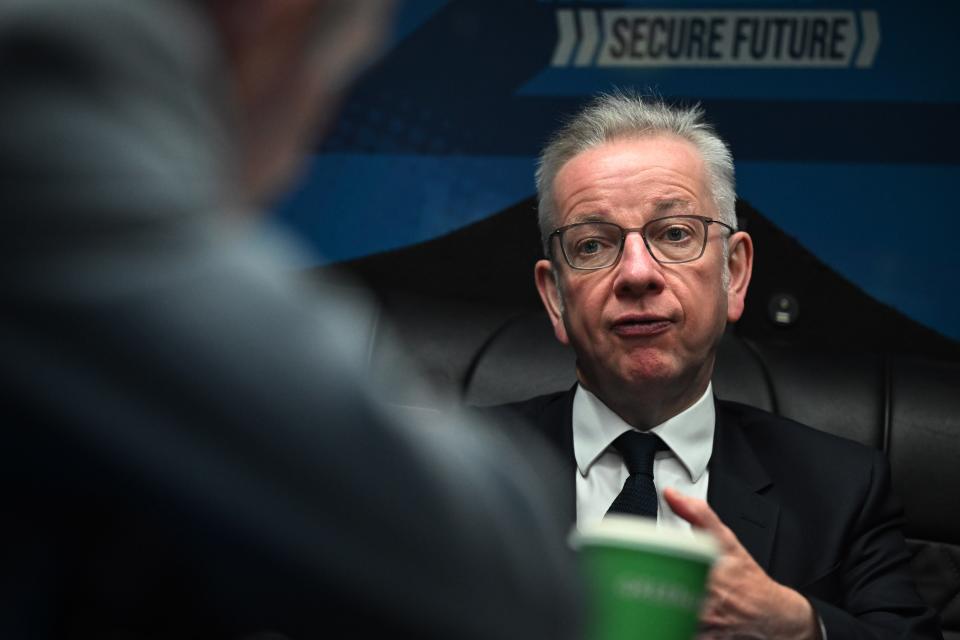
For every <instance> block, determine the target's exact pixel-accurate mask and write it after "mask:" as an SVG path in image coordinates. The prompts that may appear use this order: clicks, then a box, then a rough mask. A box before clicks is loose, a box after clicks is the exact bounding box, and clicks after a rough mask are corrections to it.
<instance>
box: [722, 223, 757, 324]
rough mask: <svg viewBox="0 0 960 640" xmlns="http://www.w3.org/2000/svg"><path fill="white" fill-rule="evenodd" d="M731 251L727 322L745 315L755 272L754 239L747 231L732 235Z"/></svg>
mask: <svg viewBox="0 0 960 640" xmlns="http://www.w3.org/2000/svg"><path fill="white" fill-rule="evenodd" d="M729 242H730V252H729V254H728V256H727V266H728V267H729V269H730V284H729V286H728V287H727V322H736V321H737V320H739V319H740V316H741V315H743V304H744V300H745V299H746V297H747V287H748V286H750V275H751V274H752V273H753V240H752V239H751V238H750V235H749V234H748V233H747V232H745V231H738V232H737V233H735V234H733V235H732V236H731V237H730V241H729Z"/></svg>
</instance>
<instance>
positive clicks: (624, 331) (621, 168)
mask: <svg viewBox="0 0 960 640" xmlns="http://www.w3.org/2000/svg"><path fill="white" fill-rule="evenodd" d="M553 187H554V197H555V205H556V207H555V210H556V212H557V214H556V216H557V219H556V220H554V222H555V224H556V226H558V227H559V226H564V225H568V224H572V223H575V222H584V221H591V220H602V221H608V222H614V223H616V224H618V225H620V226H621V227H624V228H638V227H642V226H643V225H644V224H645V223H646V222H648V221H650V220H652V219H655V218H660V217H663V216H667V215H680V214H695V215H702V216H706V217H709V218H714V219H716V218H717V212H716V209H715V207H714V204H713V201H712V199H711V198H710V195H709V190H708V184H707V177H706V171H705V165H704V162H703V160H702V158H701V157H700V154H699V153H698V151H697V150H696V148H695V147H694V146H693V145H692V144H691V143H689V142H687V141H686V140H683V139H681V138H678V137H673V136H666V135H661V136H654V137H643V138H629V139H623V140H616V141H613V142H608V143H604V144H602V145H600V146H598V147H595V148H593V149H590V150H588V151H585V152H583V153H581V154H579V155H577V156H575V157H574V158H572V159H571V160H570V161H568V162H567V163H566V164H565V165H564V166H563V167H562V168H561V170H560V171H559V173H558V174H557V176H556V179H555V181H554V185H553ZM553 242H554V246H553V251H554V256H555V261H554V265H551V263H550V262H549V261H547V260H541V261H540V262H538V263H537V267H536V276H537V286H538V289H539V290H540V295H541V297H542V298H543V300H544V304H545V305H546V307H547V310H548V312H549V313H550V315H551V318H552V320H553V324H554V331H555V333H556V336H557V339H558V340H560V341H561V342H563V343H564V344H569V345H571V346H572V347H573V349H574V350H575V351H576V354H577V361H578V363H577V367H578V377H579V378H580V381H581V383H582V384H583V385H584V386H586V387H587V388H588V389H589V390H591V391H592V392H594V393H595V394H597V395H598V396H599V397H600V398H601V399H602V400H604V402H606V403H607V404H608V405H610V406H611V408H613V409H614V410H615V411H618V412H619V413H621V415H622V416H623V417H625V418H628V419H630V417H628V416H626V415H624V413H630V414H632V417H635V419H636V420H641V421H643V420H646V419H659V418H660V417H663V419H665V418H666V417H669V415H670V414H671V412H679V411H682V410H683V409H684V408H686V406H689V405H690V404H692V403H693V402H694V401H695V400H696V399H697V398H698V397H699V396H700V395H702V393H703V391H704V390H705V389H706V385H707V383H708V381H709V379H710V376H711V374H712V369H713V360H714V351H715V349H716V345H717V343H718V341H719V339H720V336H721V335H722V333H723V330H724V327H725V325H726V322H727V321H728V320H730V321H734V320H736V319H738V318H739V317H740V314H741V312H742V309H743V298H744V296H745V294H746V286H747V282H748V281H749V271H750V262H751V258H752V250H751V246H750V240H749V237H748V236H746V234H744V233H737V234H734V235H733V236H732V237H731V238H730V240H729V243H730V247H731V249H730V261H729V264H730V266H731V280H730V286H729V287H728V288H727V289H726V290H725V288H724V286H723V282H722V273H723V246H722V245H723V243H726V242H728V240H727V232H726V231H725V230H724V229H723V228H722V227H720V226H719V225H711V226H710V228H709V234H708V240H707V246H706V249H705V251H704V253H703V255H702V256H701V257H700V258H699V259H698V260H696V261H693V262H687V263H682V264H666V265H662V264H659V263H658V262H657V261H656V260H654V259H653V256H651V255H650V253H649V252H648V251H647V248H646V246H645V245H644V242H643V238H641V236H640V234H639V233H630V234H629V235H628V236H627V238H626V240H625V244H624V248H623V254H622V255H621V257H620V261H619V262H618V263H617V264H615V265H614V266H612V267H609V268H606V269H600V270H597V271H578V270H574V269H572V268H570V266H569V265H567V263H566V262H565V261H564V259H563V257H562V255H561V254H560V251H559V246H557V244H556V243H557V241H556V239H554V240H553ZM554 266H555V269H556V270H554ZM557 279H558V280H559V282H557ZM557 284H559V292H558V291H557V286H556V285H557ZM561 296H562V299H561ZM648 396H649V398H651V399H652V398H656V399H657V402H659V403H661V404H664V403H665V404H666V405H669V406H664V407H662V411H665V412H667V414H668V415H666V416H659V413H661V411H660V410H656V411H653V415H651V416H642V415H640V414H636V412H635V411H633V410H631V409H629V408H628V405H630V404H635V403H636V402H638V401H645V402H648V404H649V399H648V400H644V399H645V398H647V397H648ZM641 413H642V412H641ZM633 414H636V415H635V416H634V415H633ZM638 426H639V425H638ZM649 426H652V425H649Z"/></svg>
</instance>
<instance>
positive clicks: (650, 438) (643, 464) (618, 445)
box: [613, 431, 667, 477]
mask: <svg viewBox="0 0 960 640" xmlns="http://www.w3.org/2000/svg"><path fill="white" fill-rule="evenodd" d="M613 447H614V448H615V449H616V450H617V451H618V452H620V455H621V456H623V461H624V462H625V463H626V465H627V471H629V472H630V475H636V474H638V473H640V474H643V475H647V476H650V477H653V458H654V456H656V455H657V451H663V450H665V449H666V448H667V445H666V444H664V442H663V440H661V439H660V437H659V436H657V435H655V434H652V433H641V432H639V431H627V432H626V433H624V434H622V435H621V436H620V437H618V438H617V439H616V440H614V441H613Z"/></svg>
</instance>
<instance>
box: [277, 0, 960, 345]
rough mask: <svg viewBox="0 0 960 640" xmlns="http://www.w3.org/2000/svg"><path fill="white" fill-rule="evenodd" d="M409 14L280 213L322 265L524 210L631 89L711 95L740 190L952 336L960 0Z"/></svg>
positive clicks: (958, 330) (537, 7)
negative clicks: (539, 162) (536, 182)
mask: <svg viewBox="0 0 960 640" xmlns="http://www.w3.org/2000/svg"><path fill="white" fill-rule="evenodd" d="M664 7H669V8H668V9H666V8H664ZM397 17H398V21H397V24H396V26H395V33H394V37H393V41H392V43H391V44H390V46H389V47H388V49H387V50H386V52H385V54H384V57H383V58H382V59H381V60H380V61H379V62H378V63H377V64H376V66H375V67H374V68H372V69H371V70H370V73H369V74H368V75H367V76H366V77H365V79H364V80H363V81H362V82H361V84H360V85H359V86H358V87H357V88H356V89H355V90H354V91H353V92H352V94H351V96H350V99H349V100H348V101H347V103H346V104H345V106H344V111H343V114H342V117H341V119H340V120H339V122H338V123H337V125H336V126H335V127H334V130H333V131H332V135H331V136H330V137H329V138H328V139H327V141H326V142H325V143H324V144H323V145H322V146H321V147H320V148H318V149H317V151H316V153H315V154H314V155H313V157H312V161H311V163H310V167H309V170H308V173H307V175H305V176H304V180H303V182H302V183H301V184H300V185H299V186H298V188H296V189H295V190H294V191H293V192H292V193H291V194H290V195H289V197H288V198H287V199H286V200H285V201H284V202H282V203H280V205H279V206H278V213H279V217H280V220H281V221H282V222H283V223H285V224H289V225H291V226H293V227H294V228H295V229H296V230H297V231H299V232H302V233H303V234H304V235H305V236H306V237H307V238H308V240H309V241H310V242H311V243H312V244H313V246H314V247H315V248H316V249H317V252H318V254H319V255H321V256H323V258H318V263H320V262H323V261H340V260H345V259H350V258H356V257H359V256H364V255H368V254H372V253H376V252H380V251H384V250H388V249H395V248H398V247H403V246H406V245H410V244H413V243H417V242H422V241H425V240H429V239H432V238H435V237H437V236H440V235H443V234H445V233H448V232H450V231H453V230H455V229H458V228H460V227H463V226H464V225H467V224H469V223H472V222H475V221H478V220H481V219H483V218H485V217H487V216H490V215H491V214H493V213H496V212H498V211H500V210H502V209H505V208H507V207H509V206H510V205H512V204H514V203H516V202H518V201H520V200H522V199H524V198H527V197H529V196H530V195H531V194H532V193H533V178H532V175H533V168H534V159H535V157H536V154H537V152H538V150H539V149H540V147H541V146H542V144H543V142H544V140H545V138H546V136H547V135H548V134H549V133H550V132H551V131H552V130H553V129H555V128H556V126H557V124H558V123H559V122H560V120H561V119H562V117H563V116H564V115H565V114H568V113H570V112H572V111H574V110H576V109H577V108H578V106H580V105H581V104H582V103H583V102H584V100H586V99H587V98H588V97H589V96H590V95H591V94H593V93H594V92H596V91H601V90H605V89H610V88H611V87H614V86H621V87H633V88H637V89H640V90H644V91H654V92H656V93H658V94H659V95H662V96H663V97H665V98H667V99H668V100H671V101H673V100H677V101H682V102H686V103H692V102H701V103H702V104H703V105H704V107H705V109H706V111H707V115H708V119H710V120H711V121H712V122H714V123H715V125H716V126H717V128H718V129H719V131H720V133H721V135H722V136H724V137H725V138H726V139H727V140H728V141H729V142H730V143H731V146H732V148H733V152H734V157H735V158H736V160H737V174H738V175H737V177H738V193H739V195H740V197H742V198H744V199H746V200H747V201H748V202H750V203H751V204H752V205H753V207H755V208H756V209H757V210H759V211H761V212H762V213H763V214H764V215H765V216H766V217H767V218H769V219H770V220H771V221H772V222H773V223H775V224H776V225H777V226H778V227H780V228H781V229H782V230H783V231H785V232H786V233H787V234H789V235H791V236H792V237H794V238H795V239H796V240H797V241H799V242H800V243H801V244H802V245H803V246H804V247H806V248H807V249H809V250H810V251H811V252H813V253H814V254H815V255H816V256H817V257H818V258H819V259H821V260H822V261H823V262H824V263H825V264H827V265H828V266H829V267H831V268H833V269H834V270H836V271H837V272H839V273H840V274H841V275H843V276H844V277H846V278H847V279H849V280H850V281H852V282H853V283H854V284H856V285H857V286H859V287H860V288H862V289H863V290H864V291H865V292H867V293H868V294H869V295H871V296H873V297H875V298H876V299H878V300H879V301H881V302H883V303H885V304H888V305H890V306H892V307H894V308H896V309H898V310H899V311H901V312H903V313H905V314H906V315H908V316H909V317H911V318H913V319H915V320H917V321H919V322H920V323H922V324H924V325H926V326H927V327H930V328H932V329H935V330H936V331H939V332H940V333H942V334H944V335H946V336H949V337H951V338H953V339H960V300H958V299H957V294H958V292H960V287H958V286H957V280H958V277H960V267H958V265H957V260H956V257H957V256H958V255H960V252H958V250H957V241H958V233H957V232H956V230H955V229H956V225H955V222H954V221H955V217H956V212H955V204H954V202H955V199H954V193H955V191H956V185H958V184H960V162H958V155H957V149H960V131H958V116H960V83H958V80H960V77H958V76H960V74H958V61H960V37H958V36H957V35H956V34H957V32H958V29H960V3H955V2H947V3H944V2H937V1H934V0H922V1H914V2H911V3H903V2H899V1H881V0H876V1H872V2H871V1H862V2H846V3H837V2H823V1H814V0H811V1H808V2H800V1H792V2H786V1H772V0H771V1H768V2H734V1H726V2H714V1H710V0H700V1H698V2H687V1H676V0H675V1H673V2H670V3H652V2H623V3H610V2H593V1H589V0H581V1H579V2H570V1H566V2H563V1H553V2H547V1H541V2H538V1H536V0H504V1H499V2H498V1H489V0H486V1H484V0H476V1H466V0H408V1H407V2H401V3H399V8H398V16H397ZM618 19H619V22H618V21H617V20H618ZM655 20H659V22H657V23H656V24H657V27H655V28H654V27H653V24H654V21H655ZM695 22H698V23H699V24H700V27H696V26H692V25H693V24H694V23H695ZM815 23H816V24H818V25H819V26H814V25H815ZM668 25H672V26H673V28H674V32H673V33H674V40H673V41H668V40H667V37H668V35H667V31H666V30H665V28H666V27H667V26H668ZM697 28H704V29H706V32H705V35H704V37H702V38H700V39H694V40H695V41H694V42H693V43H692V44H691V39H690V38H687V39H686V40H684V39H682V38H680V39H677V35H678V34H682V33H685V34H687V35H689V34H690V30H691V29H694V30H696V29H697ZM764 29H766V32H765V31H764ZM818 29H822V30H825V31H823V32H822V33H820V34H819V35H822V36H823V37H822V38H820V42H815V41H813V40H814V39H812V38H811V37H810V36H811V34H813V33H814V32H815V31H816V30H818ZM684 30H685V31H684ZM711 30H712V31H713V33H714V34H715V37H714V39H713V40H712V41H710V40H709V39H708V37H707V36H708V35H709V33H711ZM764 33H766V34H767V40H766V41H765V42H766V46H764V39H763V34H764ZM778 33H779V35H780V37H781V40H780V43H779V48H778V46H777V34H778ZM803 34H806V35H807V36H808V37H807V38H806V39H805V38H802V37H798V36H802V35H803ZM791 35H792V36H793V40H791ZM671 45H672V49H673V51H669V50H668V49H669V48H670V47H671ZM791 45H792V46H793V48H792V50H791V48H790V47H791ZM530 215H531V216H533V215H534V214H533V212H532V211H531V212H530Z"/></svg>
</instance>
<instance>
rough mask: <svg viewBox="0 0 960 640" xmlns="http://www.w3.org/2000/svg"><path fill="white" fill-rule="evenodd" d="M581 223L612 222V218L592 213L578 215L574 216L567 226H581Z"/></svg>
mask: <svg viewBox="0 0 960 640" xmlns="http://www.w3.org/2000/svg"><path fill="white" fill-rule="evenodd" d="M581 222H610V218H609V217H607V216H605V215H603V214H602V213H599V212H596V211H591V212H590V213H583V214H577V215H575V216H572V217H571V218H570V220H569V221H567V224H579V223H581Z"/></svg>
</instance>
